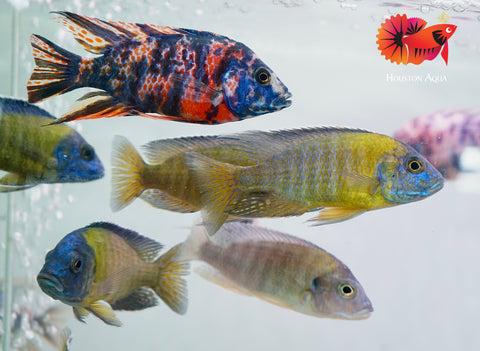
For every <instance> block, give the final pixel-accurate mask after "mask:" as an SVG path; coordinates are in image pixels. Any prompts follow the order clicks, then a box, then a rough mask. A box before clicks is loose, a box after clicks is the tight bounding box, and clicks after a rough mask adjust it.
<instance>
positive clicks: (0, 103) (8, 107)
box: [0, 97, 55, 119]
mask: <svg viewBox="0 0 480 351" xmlns="http://www.w3.org/2000/svg"><path fill="white" fill-rule="evenodd" d="M2 114H20V115H34V116H41V117H47V118H51V119H55V117H53V116H52V115H51V114H50V113H48V112H47V111H45V110H44V109H41V108H40V107H38V106H35V105H32V104H29V103H28V102H27V101H25V100H19V99H12V98H8V97H0V115H2Z"/></svg>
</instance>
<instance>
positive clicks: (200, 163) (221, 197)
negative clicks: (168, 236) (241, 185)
mask: <svg viewBox="0 0 480 351" xmlns="http://www.w3.org/2000/svg"><path fill="white" fill-rule="evenodd" d="M184 158H185V163H186V164H187V166H188V167H189V169H190V170H191V171H192V173H193V176H194V178H195V180H196V182H197V184H198V187H199V189H200V192H201V199H202V216H203V223H202V224H203V225H204V226H205V228H206V229H207V232H208V234H209V235H213V234H215V232H216V231H217V230H218V229H219V228H220V227H221V226H222V224H223V223H225V221H226V220H227V219H228V217H229V213H228V208H229V205H230V204H231V203H233V202H234V201H235V200H236V199H237V198H238V195H239V191H238V188H237V186H236V181H235V169H236V167H237V166H234V165H231V164H228V163H222V162H218V161H215V160H213V159H211V158H208V157H206V156H204V155H201V154H198V153H196V152H187V153H185V154H184Z"/></svg>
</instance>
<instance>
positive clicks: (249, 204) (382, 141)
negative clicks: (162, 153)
mask: <svg viewBox="0 0 480 351" xmlns="http://www.w3.org/2000/svg"><path fill="white" fill-rule="evenodd" d="M302 131H304V130H297V131H295V130H294V131H293V132H292V131H286V132H284V131H278V132H271V133H274V134H276V135H277V137H276V138H275V142H272V139H271V138H264V137H263V135H257V134H256V133H255V132H250V133H245V134H238V135H237V138H238V139H239V140H243V141H244V142H245V145H244V149H243V150H244V152H245V153H246V155H248V157H249V159H250V160H251V162H252V163H255V165H253V166H237V165H232V164H229V163H223V162H219V161H216V160H213V159H211V158H208V157H206V156H205V155H201V154H199V153H196V152H186V153H185V154H184V158H185V162H186V165H187V167H189V169H190V172H191V173H192V176H193V178H194V181H195V182H196V185H197V187H199V189H200V193H201V202H202V216H203V219H204V222H203V223H204V224H205V226H206V227H207V230H208V232H209V233H210V234H214V233H215V232H216V231H217V230H218V228H220V226H221V225H222V224H223V223H224V222H225V220H227V219H228V217H283V216H293V215H301V214H303V213H305V212H308V211H313V210H320V211H319V213H318V215H317V216H316V217H315V219H314V220H315V221H316V222H317V224H324V223H333V222H339V221H343V220H346V219H349V218H352V217H354V216H357V215H359V214H361V213H363V212H365V211H369V210H374V209H380V208H384V207H390V206H395V205H400V204H405V203H409V202H412V201H418V200H421V199H423V198H425V197H427V196H430V195H432V194H434V193H436V192H437V191H439V190H440V189H441V188H442V187H443V182H444V179H443V177H442V176H441V174H440V173H439V172H438V171H437V170H436V169H435V168H434V167H433V166H432V165H431V164H430V163H429V162H428V161H427V160H426V159H425V158H424V157H422V156H421V155H420V154H419V153H418V152H416V151H415V150H414V149H413V148H411V147H410V146H408V145H405V144H404V143H402V142H400V141H397V140H395V139H393V138H390V137H388V136H385V135H381V134H376V133H371V132H367V131H362V130H356V129H346V128H311V129H306V130H305V133H306V134H307V135H308V136H307V137H304V136H299V135H301V132H302ZM237 152H238V151H237ZM255 160H256V161H255Z"/></svg>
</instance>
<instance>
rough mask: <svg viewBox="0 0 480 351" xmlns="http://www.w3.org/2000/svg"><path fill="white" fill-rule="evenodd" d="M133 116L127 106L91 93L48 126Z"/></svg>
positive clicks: (112, 98)
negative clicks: (83, 120)
mask: <svg viewBox="0 0 480 351" xmlns="http://www.w3.org/2000/svg"><path fill="white" fill-rule="evenodd" d="M129 114H135V113H134V111H132V109H131V108H130V107H129V106H126V105H124V104H123V103H121V102H118V101H116V100H115V98H114V97H112V96H110V95H108V94H106V93H104V92H92V93H88V94H86V95H85V96H84V97H82V98H80V99H78V100H77V101H76V102H75V103H74V104H73V105H72V106H71V108H70V110H69V111H68V112H67V113H65V114H64V115H63V116H62V117H60V118H59V119H57V120H55V121H54V122H52V123H50V124H59V123H63V122H69V121H74V120H79V119H96V118H109V117H120V116H126V115H129Z"/></svg>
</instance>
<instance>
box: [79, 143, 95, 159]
mask: <svg viewBox="0 0 480 351" xmlns="http://www.w3.org/2000/svg"><path fill="white" fill-rule="evenodd" d="M80 156H81V157H82V158H83V159H84V160H85V161H91V160H92V159H93V157H94V156H95V151H94V150H93V147H91V146H90V145H88V144H83V145H82V146H81V147H80Z"/></svg>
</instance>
